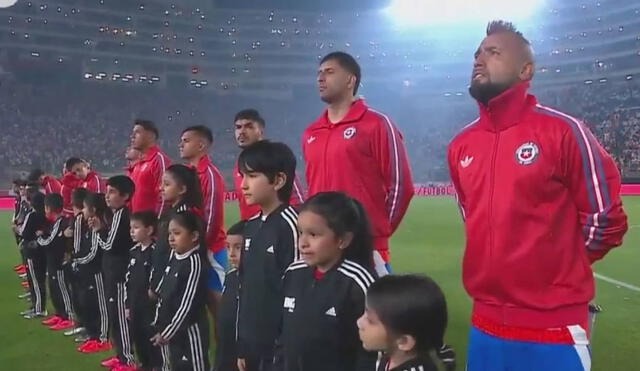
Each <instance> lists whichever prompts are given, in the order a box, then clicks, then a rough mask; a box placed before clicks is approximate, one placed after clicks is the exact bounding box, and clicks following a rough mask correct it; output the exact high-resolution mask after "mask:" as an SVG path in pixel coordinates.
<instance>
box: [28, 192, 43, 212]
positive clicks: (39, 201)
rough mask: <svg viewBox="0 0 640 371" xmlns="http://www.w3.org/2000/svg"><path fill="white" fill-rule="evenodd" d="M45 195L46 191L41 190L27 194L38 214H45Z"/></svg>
mask: <svg viewBox="0 0 640 371" xmlns="http://www.w3.org/2000/svg"><path fill="white" fill-rule="evenodd" d="M44 197H45V196H44V193H42V192H40V191H35V192H31V193H29V194H27V200H29V203H30V204H31V207H32V208H33V210H34V211H35V212H36V213H38V214H44Z"/></svg>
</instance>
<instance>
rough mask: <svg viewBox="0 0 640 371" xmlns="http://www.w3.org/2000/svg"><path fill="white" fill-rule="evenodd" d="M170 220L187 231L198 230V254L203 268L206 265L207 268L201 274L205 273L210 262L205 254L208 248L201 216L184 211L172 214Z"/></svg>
mask: <svg viewBox="0 0 640 371" xmlns="http://www.w3.org/2000/svg"><path fill="white" fill-rule="evenodd" d="M171 221H172V222H175V223H178V225H180V226H181V227H183V228H186V229H187V230H188V231H189V232H192V233H193V232H198V236H199V241H198V254H200V258H201V259H202V265H203V268H204V267H207V269H203V270H202V274H206V273H207V272H208V268H210V267H211V263H210V262H209V257H208V256H207V253H208V249H207V244H206V242H205V227H204V223H203V221H202V218H200V216H198V215H197V214H196V213H194V212H192V211H185V212H182V213H176V214H175V215H173V216H172V217H171Z"/></svg>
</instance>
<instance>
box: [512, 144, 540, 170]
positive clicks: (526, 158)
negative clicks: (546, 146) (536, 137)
mask: <svg viewBox="0 0 640 371" xmlns="http://www.w3.org/2000/svg"><path fill="white" fill-rule="evenodd" d="M539 154H540V148H538V145H537V144H535V143H533V142H527V143H525V144H523V145H521V146H520V147H518V149H516V161H518V163H519V164H520V165H531V164H532V163H534V162H535V161H536V159H537V158H538V155H539Z"/></svg>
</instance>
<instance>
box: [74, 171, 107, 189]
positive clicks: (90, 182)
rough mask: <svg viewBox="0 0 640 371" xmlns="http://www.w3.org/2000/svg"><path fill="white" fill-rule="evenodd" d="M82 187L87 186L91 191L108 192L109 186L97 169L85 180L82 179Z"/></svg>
mask: <svg viewBox="0 0 640 371" xmlns="http://www.w3.org/2000/svg"><path fill="white" fill-rule="evenodd" d="M80 187H82V188H86V189H87V190H88V191H89V192H93V193H106V192H107V187H106V186H105V184H104V181H103V180H102V178H101V177H100V174H98V173H97V172H95V171H91V172H89V174H87V177H86V178H85V180H83V181H81V184H80Z"/></svg>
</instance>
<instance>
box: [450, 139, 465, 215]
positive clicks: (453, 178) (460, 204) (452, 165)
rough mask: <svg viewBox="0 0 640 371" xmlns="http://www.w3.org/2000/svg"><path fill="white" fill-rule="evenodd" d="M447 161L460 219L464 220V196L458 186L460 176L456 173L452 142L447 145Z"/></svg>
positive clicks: (456, 161)
mask: <svg viewBox="0 0 640 371" xmlns="http://www.w3.org/2000/svg"><path fill="white" fill-rule="evenodd" d="M447 162H448V163H449V175H450V176H451V183H452V184H453V187H454V188H455V190H456V201H457V202H458V208H459V209H460V215H461V216H462V220H463V221H464V220H466V219H467V213H466V210H467V209H466V198H465V196H464V192H463V190H462V187H461V186H460V177H459V174H458V158H457V156H456V152H455V149H454V148H453V145H452V144H450V145H449V150H448V155H447Z"/></svg>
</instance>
